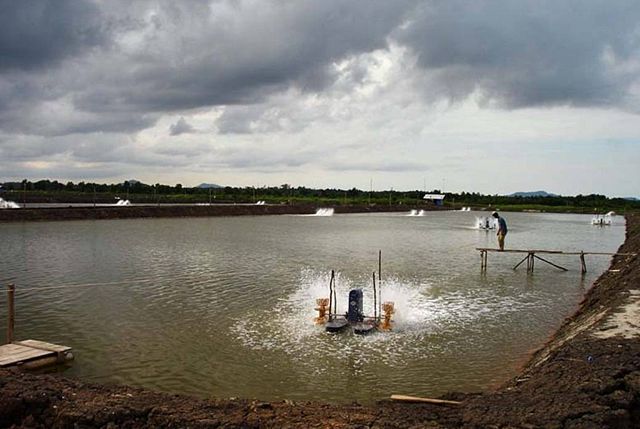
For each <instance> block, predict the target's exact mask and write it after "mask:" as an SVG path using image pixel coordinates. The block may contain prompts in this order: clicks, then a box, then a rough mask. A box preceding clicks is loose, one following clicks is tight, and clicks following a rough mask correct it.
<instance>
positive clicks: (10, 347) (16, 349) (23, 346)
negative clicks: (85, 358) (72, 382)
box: [0, 284, 73, 368]
mask: <svg viewBox="0 0 640 429" xmlns="http://www.w3.org/2000/svg"><path fill="white" fill-rule="evenodd" d="M15 292H16V287H15V285H13V284H10V285H7V308H8V310H9V311H8V312H7V343H6V344H4V345H1V346H0V368H5V367H9V366H18V365H20V366H21V367H24V368H40V367H43V366H48V365H54V364H57V363H63V362H66V361H70V360H72V359H73V354H71V347H67V346H59V345H57V344H51V343H46V342H44V341H38V340H24V341H14V333H15V326H14V324H15V309H16V307H15V302H14V298H15Z"/></svg>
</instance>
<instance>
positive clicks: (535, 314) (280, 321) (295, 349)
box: [0, 212, 624, 401]
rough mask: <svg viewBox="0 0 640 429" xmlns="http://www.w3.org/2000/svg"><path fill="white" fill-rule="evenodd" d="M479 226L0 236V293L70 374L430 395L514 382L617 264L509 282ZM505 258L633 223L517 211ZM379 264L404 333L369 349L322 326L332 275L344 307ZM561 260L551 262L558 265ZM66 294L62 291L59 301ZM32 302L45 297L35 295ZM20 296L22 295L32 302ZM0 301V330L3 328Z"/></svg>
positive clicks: (468, 217)
mask: <svg viewBox="0 0 640 429" xmlns="http://www.w3.org/2000/svg"><path fill="white" fill-rule="evenodd" d="M476 215H478V213H473V212H438V213H434V212H426V213H424V216H410V217H408V216H406V213H398V214H376V215H334V216H262V217H233V218H231V217H230V218H194V219H138V220H104V221H78V222H49V223H24V224H0V237H2V243H3V245H2V246H1V247H0V257H1V258H2V261H3V264H2V267H3V268H2V271H0V282H1V283H2V284H6V283H8V282H15V283H16V285H17V288H18V293H17V296H16V297H17V320H16V325H17V336H18V337H19V338H20V339H24V338H37V339H42V340H46V341H51V342H56V343H61V344H65V345H69V346H72V347H73V348H74V352H75V356H76V361H75V363H74V364H73V366H72V368H71V369H69V370H68V371H67V372H66V374H67V375H69V376H72V377H77V378H80V379H83V380H88V381H97V382H115V383H127V384H133V385H139V386H144V387H150V388H155V389H160V390H165V391H170V392H180V393H192V394H196V395H199V396H216V397H229V396H240V397H258V398H262V399H283V398H291V399H324V400H330V401H350V400H354V399H356V400H360V401H369V400H373V399H380V398H383V397H386V396H387V395H388V394H389V393H391V392H396V393H406V394H421V395H427V396H428V395H437V394H440V393H443V392H444V391H447V390H461V391H473V390H480V389H485V388H488V387H490V386H492V385H494V384H495V383H497V382H500V381H504V380H505V379H507V378H508V377H510V376H513V375H514V374H515V373H516V371H517V368H518V365H519V364H521V363H522V362H523V360H524V359H525V358H526V356H527V353H529V352H530V351H531V350H532V349H533V348H535V347H537V346H539V345H541V344H542V343H543V342H544V341H545V340H546V339H547V338H548V336H549V335H550V334H551V333H552V332H553V330H554V329H556V328H557V327H558V326H559V324H560V323H561V321H562V319H563V318H564V317H565V316H567V315H568V314H569V313H571V312H572V311H573V310H574V309H575V308H576V305H577V303H578V302H579V300H580V298H581V296H582V294H583V293H584V292H585V290H586V288H587V287H588V286H589V285H590V284H591V283H592V282H593V280H594V279H595V278H596V277H597V275H598V274H599V273H600V272H602V271H603V270H604V269H606V267H607V266H608V263H609V259H608V258H605V257H588V260H587V264H588V268H589V272H588V274H587V276H586V277H585V278H582V276H581V275H580V265H579V260H578V258H577V257H576V256H573V257H569V256H556V255H553V261H554V262H556V263H559V264H561V265H563V266H566V267H568V268H570V271H569V272H566V273H564V272H560V271H558V270H555V269H554V268H553V267H550V266H544V265H537V266H536V271H535V273H534V274H533V275H527V274H526V272H525V271H526V270H524V269H523V270H519V271H515V272H514V271H513V270H512V269H511V268H512V267H513V266H514V265H515V264H516V263H517V262H518V260H519V259H520V256H521V255H519V254H499V255H498V254H490V255H489V267H488V272H487V274H486V275H481V273H480V261H479V257H478V252H477V251H475V250H474V249H475V247H484V246H491V247H493V246H495V231H493V232H492V231H483V230H477V229H473V227H472V225H475V219H476ZM505 216H506V219H507V222H508V223H509V235H508V236H507V248H535V249H562V250H585V251H587V250H597V251H614V250H616V249H617V247H618V246H619V244H620V243H621V242H622V240H623V238H624V225H623V221H622V218H618V219H617V220H616V224H615V225H613V226H612V227H608V228H593V227H592V226H591V223H590V216H586V215H554V214H519V213H507V214H506V215H505ZM378 249H381V250H382V252H383V265H382V285H381V287H382V299H383V300H384V301H394V302H395V303H396V314H395V315H394V320H395V329H394V331H393V332H390V333H385V334H375V335H372V336H369V337H358V336H354V335H352V334H350V333H349V334H344V335H329V334H326V333H325V332H324V331H323V330H322V328H321V327H318V326H315V325H313V317H314V316H315V312H314V307H315V299H316V298H319V297H323V296H328V283H329V272H330V270H331V269H335V270H336V271H337V273H338V275H337V290H338V307H339V309H346V305H347V302H346V297H347V294H348V291H349V289H350V288H353V287H362V288H364V291H365V310H366V311H367V312H369V313H372V312H373V309H372V308H373V302H372V301H373V299H372V298H373V297H372V290H371V286H370V285H371V274H372V272H373V271H376V270H377V254H378ZM550 256H551V255H550ZM59 286H69V287H64V288H61V287H59ZM33 289H38V290H33ZM21 290H22V291H21ZM5 303H6V300H5V299H4V296H2V297H1V298H0V318H2V319H1V320H5V317H6V305H5Z"/></svg>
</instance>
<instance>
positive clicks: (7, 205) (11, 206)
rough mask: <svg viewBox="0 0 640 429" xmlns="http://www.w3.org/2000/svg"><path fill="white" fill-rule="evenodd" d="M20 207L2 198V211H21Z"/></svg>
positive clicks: (0, 203)
mask: <svg viewBox="0 0 640 429" xmlns="http://www.w3.org/2000/svg"><path fill="white" fill-rule="evenodd" d="M19 208H20V206H19V205H18V204H16V203H14V202H13V201H7V200H3V199H2V198H0V209H19Z"/></svg>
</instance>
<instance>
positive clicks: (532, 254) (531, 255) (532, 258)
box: [529, 253, 536, 273]
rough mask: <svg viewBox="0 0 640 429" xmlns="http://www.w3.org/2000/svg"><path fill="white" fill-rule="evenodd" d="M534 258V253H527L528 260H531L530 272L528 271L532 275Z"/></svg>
mask: <svg viewBox="0 0 640 429" xmlns="http://www.w3.org/2000/svg"><path fill="white" fill-rule="evenodd" d="M535 257H536V254H535V253H529V258H530V259H531V270H530V272H531V273H533V265H534V262H535V259H534V258H535Z"/></svg>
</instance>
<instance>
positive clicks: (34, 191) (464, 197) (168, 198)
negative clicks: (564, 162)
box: [0, 179, 640, 211]
mask: <svg viewBox="0 0 640 429" xmlns="http://www.w3.org/2000/svg"><path fill="white" fill-rule="evenodd" d="M0 186H1V188H0V191H2V192H0V196H1V195H2V194H3V193H5V194H8V195H11V196H12V197H13V198H15V199H17V200H20V199H25V200H29V201H49V202H78V201H84V202H89V201H92V200H94V201H95V200H96V199H98V200H101V201H108V200H111V199H113V198H126V199H129V200H131V201H132V202H140V203H149V202H158V203H161V202H184V203H197V202H205V203H206V202H211V203H255V202H257V201H266V202H267V203H272V204H282V203H289V204H294V203H311V204H313V203H327V204H336V205H341V204H344V205H347V204H388V205H398V204H404V205H416V206H419V205H425V204H428V202H426V201H425V200H423V196H424V194H425V191H424V190H417V189H416V190H410V191H394V190H388V191H368V190H362V189H357V188H351V189H336V188H327V189H314V188H308V187H305V186H298V187H294V186H291V185H289V184H283V185H280V186H263V187H231V186H225V187H186V186H182V185H181V184H177V185H175V186H171V185H164V184H160V183H156V184H146V183H142V182H139V181H137V180H128V181H125V182H122V183H112V184H104V183H92V182H84V181H81V182H78V183H74V182H71V181H69V182H66V183H63V182H58V181H57V180H46V179H45V180H38V181H33V182H32V181H29V180H23V181H21V182H5V183H2V184H0ZM427 193H436V194H438V193H441V190H439V189H434V190H431V191H428V192H427ZM444 195H445V200H444V201H445V205H446V206H449V207H454V208H455V207H460V206H474V207H481V208H485V207H502V206H506V207H514V208H515V207H525V206H527V207H532V208H535V207H537V206H540V207H546V208H556V209H558V211H561V210H562V209H563V208H588V209H593V208H602V209H604V208H611V209H640V201H637V200H629V199H624V198H609V197H607V196H605V195H599V194H590V195H576V196H560V195H555V196H507V195H486V194H480V193H478V192H461V193H453V192H444Z"/></svg>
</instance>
